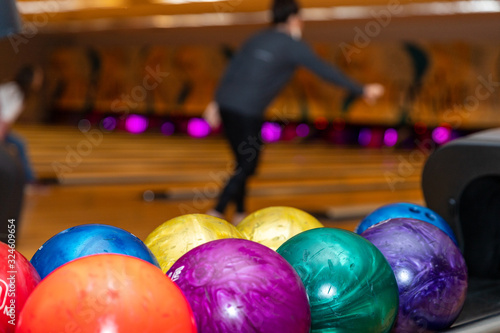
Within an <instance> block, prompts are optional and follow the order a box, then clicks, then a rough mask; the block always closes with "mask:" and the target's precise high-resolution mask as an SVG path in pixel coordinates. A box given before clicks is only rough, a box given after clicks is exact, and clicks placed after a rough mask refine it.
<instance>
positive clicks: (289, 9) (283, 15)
mask: <svg viewBox="0 0 500 333" xmlns="http://www.w3.org/2000/svg"><path fill="white" fill-rule="evenodd" d="M271 10H272V15H273V17H272V18H273V24H280V23H285V22H286V21H287V20H288V18H289V17H290V16H291V15H295V14H298V13H299V10H300V7H299V4H298V3H297V2H296V1H295V0H274V1H273V6H272V9H271Z"/></svg>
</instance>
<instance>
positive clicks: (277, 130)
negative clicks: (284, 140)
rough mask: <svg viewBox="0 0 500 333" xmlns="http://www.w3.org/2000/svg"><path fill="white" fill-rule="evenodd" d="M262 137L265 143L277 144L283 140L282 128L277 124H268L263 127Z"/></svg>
mask: <svg viewBox="0 0 500 333" xmlns="http://www.w3.org/2000/svg"><path fill="white" fill-rule="evenodd" d="M261 135H262V140H264V142H268V143H270V142H276V141H278V140H279V139H280V138H281V126H280V125H279V124H276V123H269V122H266V123H264V125H262V130H261Z"/></svg>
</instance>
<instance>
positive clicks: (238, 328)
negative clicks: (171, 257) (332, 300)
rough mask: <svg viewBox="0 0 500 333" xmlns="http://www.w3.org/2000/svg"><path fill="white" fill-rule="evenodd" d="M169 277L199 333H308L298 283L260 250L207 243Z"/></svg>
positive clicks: (244, 244) (242, 243)
mask: <svg viewBox="0 0 500 333" xmlns="http://www.w3.org/2000/svg"><path fill="white" fill-rule="evenodd" d="M167 274H168V276H170V277H171V279H172V280H173V281H175V282H176V283H177V285H178V286H179V287H180V289H181V290H182V291H183V293H184V295H185V296H186V298H187V300H188V301H189V303H190V305H191V307H192V309H193V313H194V316H195V319H196V324H197V327H198V332H200V333H203V332H217V333H225V332H227V333H235V332H241V333H244V332H261V333H266V332H269V333H277V332H287V333H295V332H296V333H306V332H309V330H310V326H311V312H310V308H309V302H308V298H307V294H306V290H305V287H304V285H303V284H302V281H301V280H300V277H299V276H298V274H297V273H296V272H295V270H294V269H293V268H292V266H291V265H290V264H289V263H288V262H287V261H286V260H285V259H283V258H282V257H281V256H280V255H279V254H278V253H276V252H275V251H273V250H271V249H269V248H268V247H266V246H264V245H261V244H258V243H255V242H252V241H248V240H243V239H221V240H215V241H211V242H208V243H206V244H203V245H200V246H198V247H196V248H194V249H192V250H191V251H189V252H187V253H186V254H185V255H183V256H182V257H181V258H179V259H178V260H177V261H176V263H175V264H174V265H173V266H172V267H171V268H170V269H169V271H168V272H167Z"/></svg>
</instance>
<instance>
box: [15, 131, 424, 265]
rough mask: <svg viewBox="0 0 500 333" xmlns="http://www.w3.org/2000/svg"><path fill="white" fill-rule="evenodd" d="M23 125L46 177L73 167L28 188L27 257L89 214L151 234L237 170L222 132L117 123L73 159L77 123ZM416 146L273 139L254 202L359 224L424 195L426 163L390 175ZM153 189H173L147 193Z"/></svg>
mask: <svg viewBox="0 0 500 333" xmlns="http://www.w3.org/2000/svg"><path fill="white" fill-rule="evenodd" d="M16 130H18V132H20V133H21V134H22V135H24V137H25V138H26V140H27V142H28V145H29V149H30V154H31V157H32V162H33V164H34V168H35V170H36V171H37V173H38V174H39V175H40V176H41V177H44V178H47V179H50V178H54V177H56V176H57V175H56V172H55V169H54V165H56V166H60V165H63V166H66V167H68V168H67V169H63V170H64V171H65V174H64V178H62V182H61V183H60V184H59V185H49V186H45V187H43V188H36V189H30V190H29V191H28V193H27V195H26V201H25V206H24V211H23V216H22V217H23V218H22V225H21V227H20V230H21V234H20V239H19V244H18V246H19V249H20V250H21V251H22V252H23V253H24V254H25V255H26V256H27V257H28V258H30V257H31V256H32V255H33V254H34V252H35V251H36V249H37V248H38V247H39V246H40V245H42V244H43V243H44V242H45V241H46V240H47V239H48V238H50V237H51V236H52V235H54V234H55V233H57V232H59V231H62V230H65V229H67V228H69V227H72V226H75V225H80V224H86V223H105V224H111V225H115V226H119V227H122V228H124V229H126V230H128V231H130V232H132V233H134V234H135V235H137V236H138V237H139V238H141V239H144V238H145V237H146V236H147V235H148V234H149V233H150V232H151V231H152V230H153V229H154V228H155V227H156V226H158V225H160V224H161V223H163V222H165V221H166V220H168V219H171V218H173V217H176V216H179V215H181V214H186V213H199V212H201V213H203V212H205V211H206V210H208V209H209V208H211V206H212V205H213V202H214V199H215V198H216V196H217V193H218V190H219V188H220V185H221V184H222V181H223V180H224V177H227V176H228V175H229V173H230V170H231V169H230V168H229V167H228V165H230V153H229V151H228V149H227V146H226V144H225V142H224V141H223V140H222V139H221V138H217V137H215V138H208V139H204V140H193V139H191V138H187V137H180V136H178V137H168V138H167V137H164V136H161V135H156V134H151V135H141V136H134V135H129V134H124V133H109V134H106V136H103V137H102V140H100V141H96V142H97V143H98V144H95V145H94V146H92V147H93V148H92V150H91V151H90V152H88V153H87V154H86V155H85V154H80V159H76V160H74V161H73V160H71V157H68V154H69V152H71V151H74V152H78V147H80V148H81V147H83V145H84V144H85V142H90V141H89V139H88V137H86V136H85V135H84V134H82V133H81V132H80V131H78V129H76V128H70V127H21V128H18V129H16ZM82 142H84V143H82ZM80 152H82V151H80ZM410 154H411V151H396V150H372V149H368V150H367V149H354V148H345V147H344V148H342V147H336V146H333V145H330V144H325V143H324V142H310V143H308V144H297V143H293V142H287V143H281V144H270V145H268V146H266V149H265V151H264V155H263V159H262V165H261V168H260V170H259V175H258V176H257V177H256V178H254V179H253V180H252V181H251V183H250V197H249V200H248V209H249V211H250V212H252V211H255V210H258V209H260V208H265V207H269V206H283V205H287V206H292V207H296V208H299V209H303V210H305V211H308V212H311V213H312V214H314V215H316V216H318V217H319V218H320V220H321V221H322V222H323V223H324V224H325V225H327V226H332V227H340V228H345V229H348V230H354V227H355V226H356V224H357V223H359V221H360V220H361V218H362V217H363V216H364V215H365V214H367V213H368V212H369V211H370V210H371V208H372V207H373V208H374V207H378V206H380V205H382V204H385V203H389V202H395V201H409V202H415V203H421V202H422V195H421V191H420V188H419V174H420V172H419V171H420V169H421V164H415V166H414V170H412V171H413V172H412V174H411V175H407V174H403V176H407V177H400V179H398V180H399V182H398V183H397V184H396V185H397V186H395V187H391V185H392V184H391V183H390V182H388V180H387V179H386V178H385V177H386V176H387V175H388V174H390V175H398V172H399V171H398V169H399V168H401V164H400V160H401V158H405V157H407V156H410ZM70 156H71V155H70ZM73 157H74V156H73ZM71 162H74V163H73V164H71ZM58 163H59V164H58ZM146 191H151V192H153V193H160V194H161V193H163V194H165V193H169V194H171V196H170V197H168V196H163V197H161V196H160V197H159V198H156V199H157V200H153V201H146V200H144V193H145V192H146ZM230 218H231V212H229V215H228V219H230Z"/></svg>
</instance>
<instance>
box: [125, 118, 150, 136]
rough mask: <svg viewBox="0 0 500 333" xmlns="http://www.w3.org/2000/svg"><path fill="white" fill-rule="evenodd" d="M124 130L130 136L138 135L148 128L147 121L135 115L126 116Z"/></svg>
mask: <svg viewBox="0 0 500 333" xmlns="http://www.w3.org/2000/svg"><path fill="white" fill-rule="evenodd" d="M125 128H126V129H127V131H128V132H130V133H132V134H140V133H143V132H144V131H146V129H147V128H148V119H147V118H146V117H143V116H139V115H136V114H133V115H130V116H128V118H127V120H126V121H125Z"/></svg>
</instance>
